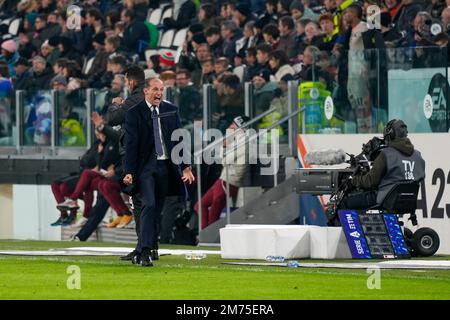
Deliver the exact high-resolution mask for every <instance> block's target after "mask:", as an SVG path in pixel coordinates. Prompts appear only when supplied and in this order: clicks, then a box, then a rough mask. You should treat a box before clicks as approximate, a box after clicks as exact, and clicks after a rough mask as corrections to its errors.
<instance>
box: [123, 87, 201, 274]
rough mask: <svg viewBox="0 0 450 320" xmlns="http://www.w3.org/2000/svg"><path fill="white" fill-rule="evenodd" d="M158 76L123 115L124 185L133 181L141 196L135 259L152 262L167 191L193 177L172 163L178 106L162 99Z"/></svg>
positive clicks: (183, 166)
mask: <svg viewBox="0 0 450 320" xmlns="http://www.w3.org/2000/svg"><path fill="white" fill-rule="evenodd" d="M163 91H164V85H163V83H162V81H161V80H159V79H155V78H151V79H147V80H146V81H145V87H144V96H145V100H144V101H142V102H140V103H138V104H137V105H135V106H134V107H132V108H131V109H129V110H128V111H127V113H126V117H125V150H126V153H125V177H124V179H123V182H124V184H125V185H128V186H129V185H132V184H134V185H135V186H136V187H137V188H138V189H139V192H140V194H141V196H142V202H143V205H144V208H143V209H142V213H141V217H140V223H141V229H140V235H139V237H138V244H137V247H136V251H137V253H138V255H137V259H134V261H135V262H138V261H140V263H141V265H142V266H153V263H152V259H151V250H152V249H154V248H155V247H156V245H157V241H158V221H159V217H160V215H161V211H162V208H163V205H164V198H165V197H166V196H167V195H175V194H180V191H181V192H185V188H184V185H183V182H187V183H189V184H190V183H192V182H193V181H194V180H195V178H194V176H193V174H192V171H191V167H190V166H188V165H187V164H183V163H182V164H181V165H179V166H178V165H175V164H174V161H173V160H174V159H171V153H172V149H173V147H174V146H175V142H172V141H171V136H172V132H174V131H175V130H176V129H179V128H180V127H181V126H180V119H179V117H178V108H177V107H176V106H174V105H173V104H171V103H170V102H167V101H163V100H162V96H163Z"/></svg>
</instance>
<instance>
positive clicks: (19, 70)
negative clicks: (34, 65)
mask: <svg viewBox="0 0 450 320" xmlns="http://www.w3.org/2000/svg"><path fill="white" fill-rule="evenodd" d="M14 66H15V69H16V77H15V81H14V89H15V90H24V89H27V87H26V85H27V81H28V78H29V77H30V73H29V72H28V68H29V67H30V64H29V63H28V61H27V59H25V58H19V60H17V62H16V63H15V65H14Z"/></svg>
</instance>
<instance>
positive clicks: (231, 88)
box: [213, 73, 244, 132]
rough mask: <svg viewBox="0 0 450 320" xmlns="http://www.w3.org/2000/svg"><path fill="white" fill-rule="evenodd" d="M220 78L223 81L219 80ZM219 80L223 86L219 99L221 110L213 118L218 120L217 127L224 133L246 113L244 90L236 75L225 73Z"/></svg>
mask: <svg viewBox="0 0 450 320" xmlns="http://www.w3.org/2000/svg"><path fill="white" fill-rule="evenodd" d="M220 78H222V79H221V80H219V79H220ZM217 80H218V81H219V82H221V86H222V88H221V93H220V94H221V96H220V98H219V99H220V100H219V106H220V109H219V110H218V112H216V113H215V114H213V118H215V119H217V120H216V121H217V123H218V125H217V126H215V127H216V128H217V129H219V130H221V131H222V132H224V131H225V129H226V128H227V124H228V123H230V122H231V121H232V120H233V119H234V118H235V117H237V116H238V115H240V114H242V113H243V112H244V90H243V88H242V85H241V83H240V80H239V77H238V76H236V75H235V74H232V73H224V74H223V75H222V76H221V77H219V78H218V79H217ZM218 94H219V92H218Z"/></svg>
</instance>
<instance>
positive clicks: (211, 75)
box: [200, 59, 216, 86]
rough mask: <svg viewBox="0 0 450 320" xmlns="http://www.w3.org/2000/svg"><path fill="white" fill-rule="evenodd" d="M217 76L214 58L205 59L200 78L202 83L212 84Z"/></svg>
mask: <svg viewBox="0 0 450 320" xmlns="http://www.w3.org/2000/svg"><path fill="white" fill-rule="evenodd" d="M215 77H216V74H215V70H214V61H213V59H208V60H205V61H203V63H202V76H201V78H200V85H201V86H203V85H204V84H212V83H213V82H214V79H215Z"/></svg>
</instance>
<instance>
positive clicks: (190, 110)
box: [167, 84, 203, 131]
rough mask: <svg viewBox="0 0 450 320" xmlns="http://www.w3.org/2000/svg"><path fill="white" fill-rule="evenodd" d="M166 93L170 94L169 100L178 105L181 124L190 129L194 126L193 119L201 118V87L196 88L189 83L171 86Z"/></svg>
mask: <svg viewBox="0 0 450 320" xmlns="http://www.w3.org/2000/svg"><path fill="white" fill-rule="evenodd" d="M167 93H168V95H167V96H168V97H170V96H171V99H172V100H171V102H172V103H174V104H175V105H176V106H177V107H178V110H179V113H180V120H181V126H182V127H183V128H185V129H187V130H190V131H192V130H193V128H194V121H197V120H202V119H203V100H202V91H201V89H198V88H197V87H196V86H194V85H192V84H191V85H187V86H184V87H177V88H175V87H173V88H171V90H170V91H168V92H167Z"/></svg>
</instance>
